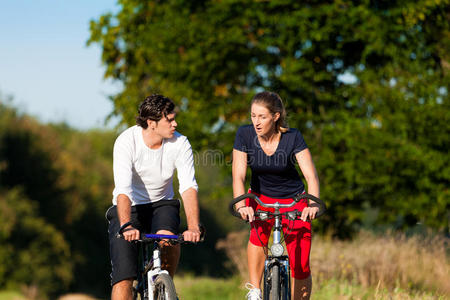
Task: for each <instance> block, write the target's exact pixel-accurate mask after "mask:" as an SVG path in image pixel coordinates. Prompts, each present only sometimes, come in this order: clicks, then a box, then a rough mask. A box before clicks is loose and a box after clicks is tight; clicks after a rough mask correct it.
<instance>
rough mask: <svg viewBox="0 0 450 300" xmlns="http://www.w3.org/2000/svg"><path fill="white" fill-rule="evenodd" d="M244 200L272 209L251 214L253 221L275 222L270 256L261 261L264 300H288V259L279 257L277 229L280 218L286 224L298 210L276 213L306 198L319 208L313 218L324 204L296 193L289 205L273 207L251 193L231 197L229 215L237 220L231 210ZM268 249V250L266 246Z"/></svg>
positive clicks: (279, 242)
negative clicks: (285, 220) (250, 200)
mask: <svg viewBox="0 0 450 300" xmlns="http://www.w3.org/2000/svg"><path fill="white" fill-rule="evenodd" d="M246 198H252V199H254V200H255V201H256V202H257V203H258V204H259V205H261V206H263V207H269V208H274V209H275V210H274V211H273V212H269V211H263V210H257V211H255V219H256V220H261V221H266V220H269V219H272V218H273V219H275V222H274V223H275V224H274V226H273V233H272V239H273V242H272V245H271V246H270V252H271V254H272V255H267V256H266V260H265V262H264V289H263V290H264V292H263V297H264V300H289V299H291V287H290V282H291V281H290V277H291V276H290V267H289V258H288V256H287V255H283V254H284V252H285V249H284V247H283V244H282V239H281V230H282V223H281V221H282V218H283V217H284V218H287V219H288V220H290V221H295V220H299V219H300V217H301V214H302V211H298V210H291V211H286V212H284V213H280V208H289V207H292V206H294V205H295V204H297V203H298V202H299V201H300V200H302V199H309V200H312V201H314V202H316V203H317V204H318V205H319V212H318V213H317V215H316V218H318V217H320V216H321V215H323V214H324V213H325V211H326V206H325V203H324V202H323V201H322V200H320V199H319V198H317V197H315V196H313V195H310V194H298V195H296V196H295V197H294V200H293V201H292V202H291V203H287V204H282V203H279V202H276V203H274V204H267V203H264V202H262V201H261V200H260V199H259V198H258V196H256V195H254V194H250V193H247V194H244V195H241V196H239V197H237V198H234V199H233V200H232V201H231V203H230V205H229V209H230V212H231V214H232V215H233V216H235V217H237V218H239V219H241V215H240V214H239V213H238V212H237V211H236V210H235V209H234V205H235V204H236V203H238V202H240V201H242V200H244V199H246ZM268 248H269V247H268Z"/></svg>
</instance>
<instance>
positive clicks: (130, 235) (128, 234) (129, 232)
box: [122, 225, 141, 242]
mask: <svg viewBox="0 0 450 300" xmlns="http://www.w3.org/2000/svg"><path fill="white" fill-rule="evenodd" d="M122 235H123V238H124V239H125V240H127V241H129V242H131V241H134V240H139V239H140V238H141V235H140V232H139V230H137V229H136V228H134V227H133V226H131V225H129V226H128V227H126V228H125V229H124V230H123V232H122Z"/></svg>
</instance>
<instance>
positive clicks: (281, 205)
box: [229, 193, 327, 218]
mask: <svg viewBox="0 0 450 300" xmlns="http://www.w3.org/2000/svg"><path fill="white" fill-rule="evenodd" d="M247 198H252V199H254V200H255V201H256V202H257V203H258V204H259V205H261V206H263V207H270V208H275V209H279V208H289V207H292V206H294V205H295V204H297V203H298V202H300V200H302V199H309V200H312V201H314V202H316V203H317V204H319V212H318V213H317V215H316V218H318V217H320V216H321V215H323V214H324V213H325V211H326V210H327V208H326V205H325V202H323V201H322V200H321V199H319V198H317V197H315V196H313V195H311V194H297V195H295V196H294V197H293V201H292V202H291V203H279V202H275V203H273V204H269V203H264V202H262V201H261V199H259V197H258V196H256V195H255V194H251V193H247V194H243V195H241V196H239V197H236V198H234V199H233V200H232V201H231V202H230V205H229V210H230V213H231V214H232V215H233V216H235V217H236V218H240V217H241V214H240V213H238V212H237V211H236V210H235V209H234V205H235V204H236V203H238V202H240V201H242V200H244V199H247Z"/></svg>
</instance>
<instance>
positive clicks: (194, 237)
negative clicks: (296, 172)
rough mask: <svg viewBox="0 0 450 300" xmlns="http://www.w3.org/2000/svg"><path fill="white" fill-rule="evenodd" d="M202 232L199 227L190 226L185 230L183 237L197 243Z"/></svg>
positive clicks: (187, 240)
mask: <svg viewBox="0 0 450 300" xmlns="http://www.w3.org/2000/svg"><path fill="white" fill-rule="evenodd" d="M200 236H201V232H200V229H198V228H188V230H186V231H185V232H183V238H184V241H185V242H193V243H197V242H199V241H200Z"/></svg>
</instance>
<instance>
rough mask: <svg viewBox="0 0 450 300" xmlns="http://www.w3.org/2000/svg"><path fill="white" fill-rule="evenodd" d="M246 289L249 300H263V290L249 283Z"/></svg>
mask: <svg viewBox="0 0 450 300" xmlns="http://www.w3.org/2000/svg"><path fill="white" fill-rule="evenodd" d="M245 288H246V289H248V293H247V300H262V298H261V290H260V289H257V288H255V286H254V285H253V284H251V283H249V282H247V283H246V284H245Z"/></svg>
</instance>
